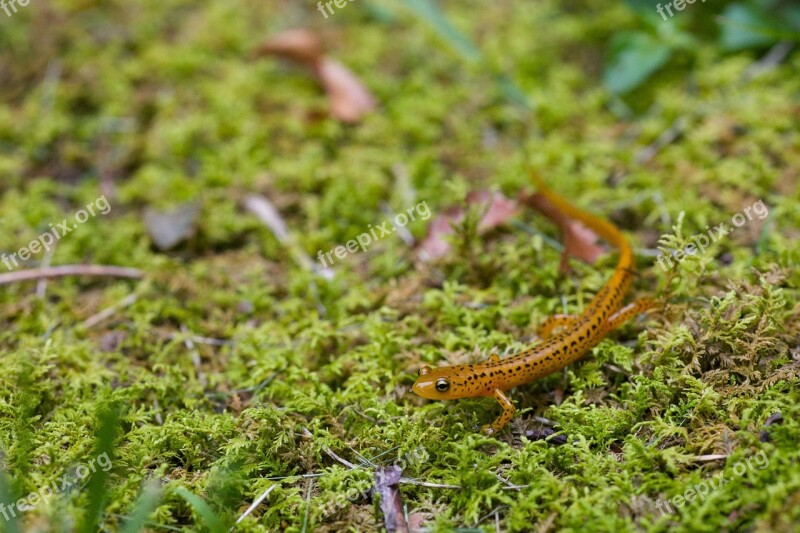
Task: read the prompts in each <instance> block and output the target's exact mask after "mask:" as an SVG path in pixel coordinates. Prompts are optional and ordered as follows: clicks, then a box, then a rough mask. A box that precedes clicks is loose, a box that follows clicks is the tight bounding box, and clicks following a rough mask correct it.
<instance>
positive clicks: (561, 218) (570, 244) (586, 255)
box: [519, 193, 603, 272]
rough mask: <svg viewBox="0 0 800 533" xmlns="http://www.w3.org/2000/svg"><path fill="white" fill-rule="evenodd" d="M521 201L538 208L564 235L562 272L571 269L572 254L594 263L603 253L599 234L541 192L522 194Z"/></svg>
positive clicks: (560, 266) (560, 267)
mask: <svg viewBox="0 0 800 533" xmlns="http://www.w3.org/2000/svg"><path fill="white" fill-rule="evenodd" d="M519 198H520V202H522V203H524V204H526V205H528V206H530V207H532V208H534V209H536V210H537V211H539V212H540V213H542V214H543V215H544V216H546V217H547V218H549V219H550V220H552V221H553V223H554V224H556V225H557V226H558V227H559V228H560V229H561V232H562V234H563V235H564V253H563V254H562V255H561V264H560V265H559V270H560V271H561V272H568V271H569V263H568V259H569V257H570V256H572V257H575V258H577V259H580V260H582V261H585V262H587V263H593V262H594V261H595V260H596V259H597V258H598V257H600V255H602V253H603V248H601V247H600V246H599V245H598V244H597V239H598V238H597V234H596V233H595V232H594V231H592V230H591V229H589V228H587V227H586V226H584V225H583V224H581V223H580V222H578V221H577V220H574V219H572V218H569V217H568V216H567V215H565V214H564V213H562V212H561V211H559V210H558V209H557V208H556V207H555V206H554V205H553V204H551V203H550V202H548V201H547V199H546V198H545V197H544V196H542V195H541V194H539V193H534V194H532V195H525V194H520V196H519Z"/></svg>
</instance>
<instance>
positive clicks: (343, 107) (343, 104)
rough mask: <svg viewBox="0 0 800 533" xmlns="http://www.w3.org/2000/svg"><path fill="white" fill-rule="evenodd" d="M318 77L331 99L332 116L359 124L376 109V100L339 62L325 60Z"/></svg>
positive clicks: (320, 65) (318, 67)
mask: <svg viewBox="0 0 800 533" xmlns="http://www.w3.org/2000/svg"><path fill="white" fill-rule="evenodd" d="M317 76H318V77H319V79H320V80H321V81H322V85H323V86H324V87H325V92H327V93H328V97H329V98H330V105H331V115H332V116H334V117H335V118H338V119H339V120H341V121H342V122H358V121H359V120H361V118H362V117H363V116H364V115H366V114H367V113H369V112H370V111H372V110H373V109H375V99H374V98H373V97H372V95H371V94H370V92H369V91H368V90H367V88H366V87H364V85H363V84H362V83H361V82H360V81H359V80H358V78H356V76H355V74H353V73H352V72H351V71H350V70H349V69H348V68H347V67H345V66H344V65H342V64H341V63H339V62H338V61H336V60H334V59H329V58H327V57H326V58H323V59H322V61H321V62H320V63H319V64H318V65H317Z"/></svg>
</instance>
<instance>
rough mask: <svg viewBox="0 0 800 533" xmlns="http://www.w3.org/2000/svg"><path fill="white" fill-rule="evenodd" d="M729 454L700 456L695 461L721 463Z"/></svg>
mask: <svg viewBox="0 0 800 533" xmlns="http://www.w3.org/2000/svg"><path fill="white" fill-rule="evenodd" d="M727 458H728V454H725V453H715V454H711V455H698V456H697V457H695V458H694V460H695V461H719V460H721V459H727Z"/></svg>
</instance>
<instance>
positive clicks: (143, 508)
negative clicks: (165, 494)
mask: <svg viewBox="0 0 800 533" xmlns="http://www.w3.org/2000/svg"><path fill="white" fill-rule="evenodd" d="M160 500H161V488H160V487H159V486H158V483H156V482H154V481H151V482H148V483H147V484H146V485H145V486H144V490H143V491H142V494H141V495H140V496H139V498H138V499H137V500H136V505H134V507H133V513H132V514H131V517H130V519H129V520H128V521H127V522H126V523H125V527H124V528H123V529H122V533H138V532H139V531H141V530H142V529H143V528H144V526H145V525H146V524H147V517H149V516H150V514H151V513H152V512H153V511H154V510H155V509H156V507H157V506H158V502H159V501H160Z"/></svg>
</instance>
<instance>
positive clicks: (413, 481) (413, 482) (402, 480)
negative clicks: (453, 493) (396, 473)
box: [400, 477, 461, 490]
mask: <svg viewBox="0 0 800 533" xmlns="http://www.w3.org/2000/svg"><path fill="white" fill-rule="evenodd" d="M400 483H408V484H409V485H418V486H420V487H428V488H429V489H457V490H461V486H460V485H447V484H445V483H430V482H428V481H419V480H416V479H411V478H408V477H401V478H400Z"/></svg>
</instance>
